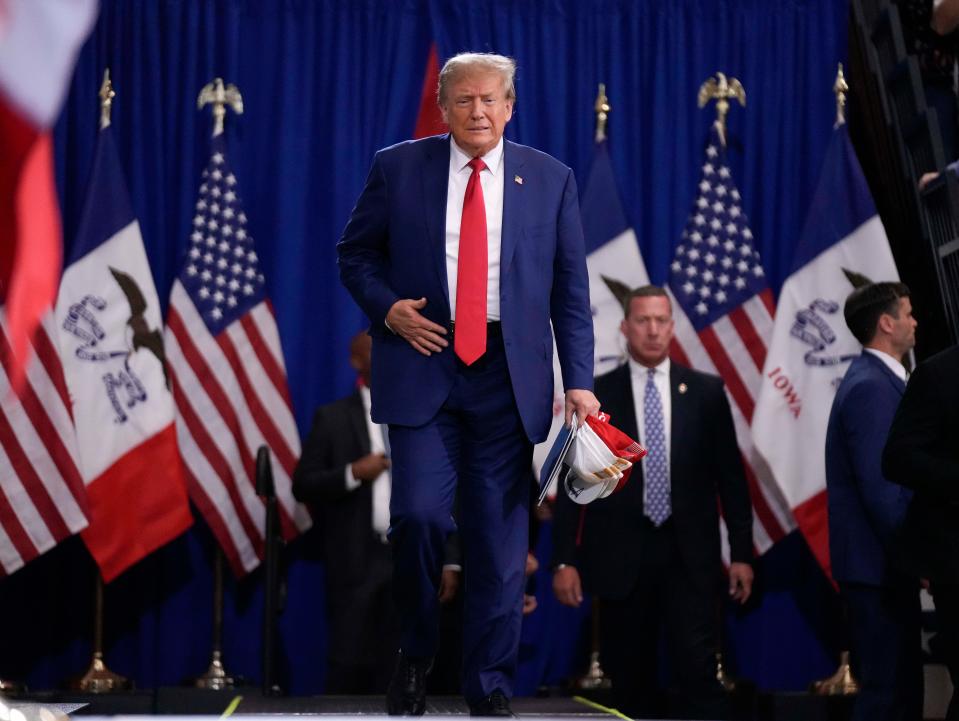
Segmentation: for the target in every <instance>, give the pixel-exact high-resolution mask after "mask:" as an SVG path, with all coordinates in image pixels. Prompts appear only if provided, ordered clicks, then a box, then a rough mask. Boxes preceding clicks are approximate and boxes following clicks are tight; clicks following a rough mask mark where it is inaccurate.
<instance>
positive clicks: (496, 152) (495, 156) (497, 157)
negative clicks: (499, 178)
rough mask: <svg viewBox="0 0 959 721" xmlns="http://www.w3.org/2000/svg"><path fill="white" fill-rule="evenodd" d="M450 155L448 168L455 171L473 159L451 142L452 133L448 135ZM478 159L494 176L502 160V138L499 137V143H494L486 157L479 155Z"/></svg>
mask: <svg viewBox="0 0 959 721" xmlns="http://www.w3.org/2000/svg"><path fill="white" fill-rule="evenodd" d="M450 154H451V155H452V159H451V162H450V166H451V167H453V168H456V170H457V171H460V170H463V169H464V168H466V166H467V164H468V163H469V162H470V161H471V160H472V159H473V156H472V155H470V154H469V153H466V152H465V151H464V150H463V149H462V148H461V147H460V146H459V145H457V144H456V141H455V140H453V135H452V133H451V134H450ZM480 157H481V158H482V159H483V162H484V163H486V167H487V168H489V171H490V172H491V173H492V174H493V175H496V171H497V170H499V164H500V162H501V161H502V160H503V137H502V136H500V139H499V142H498V143H496V145H495V146H494V147H493V149H492V150H490V151H489V152H488V153H487V154H486V155H481V156H480Z"/></svg>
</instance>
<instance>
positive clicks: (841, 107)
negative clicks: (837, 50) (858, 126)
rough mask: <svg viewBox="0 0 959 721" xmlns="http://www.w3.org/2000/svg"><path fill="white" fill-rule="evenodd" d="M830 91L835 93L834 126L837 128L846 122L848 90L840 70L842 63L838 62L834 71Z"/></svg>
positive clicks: (844, 77)
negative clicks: (834, 80)
mask: <svg viewBox="0 0 959 721" xmlns="http://www.w3.org/2000/svg"><path fill="white" fill-rule="evenodd" d="M832 91H833V92H834V93H835V94H836V124H835V125H834V127H836V128H838V127H839V126H840V125H842V124H844V123H845V122H846V93H847V92H849V84H848V83H847V82H846V76H845V75H843V72H842V63H839V69H838V70H837V71H836V82H835V83H833V86H832Z"/></svg>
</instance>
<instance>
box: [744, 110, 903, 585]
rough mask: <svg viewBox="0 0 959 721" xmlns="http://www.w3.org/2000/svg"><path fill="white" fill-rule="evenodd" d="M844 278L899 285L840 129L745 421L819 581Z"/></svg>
mask: <svg viewBox="0 0 959 721" xmlns="http://www.w3.org/2000/svg"><path fill="white" fill-rule="evenodd" d="M844 271H853V272H855V273H859V274H861V275H864V276H866V277H868V278H869V279H870V280H873V281H885V280H898V279H899V274H898V272H897V271H896V266H895V263H894V262H893V259H892V252H891V251H890V249H889V241H888V239H887V238H886V233H885V230H884V229H883V227H882V222H881V221H880V220H879V217H878V215H877V214H876V207H875V205H874V204H873V201H872V197H871V196H870V194H869V188H868V186H867V185H866V180H865V178H864V177H863V174H862V168H861V167H860V166H859V161H858V160H857V159H856V152H855V150H854V149H853V147H852V144H851V143H850V142H849V134H848V131H847V129H846V126H845V125H844V124H843V125H840V126H839V127H838V128H837V129H836V131H835V132H834V133H833V137H832V139H831V140H830V143H829V147H828V149H827V151H826V158H825V162H824V164H823V169H822V173H821V175H820V178H819V184H818V185H817V187H816V192H815V194H814V196H813V201H812V206H811V207H810V210H809V215H808V218H807V220H806V225H805V227H804V228H803V233H802V235H801V236H800V240H799V245H798V246H797V248H796V256H795V258H794V260H793V264H792V272H791V273H790V275H789V277H788V278H787V279H786V283H785V284H784V285H783V289H782V293H781V294H780V297H779V305H778V307H777V309H776V325H775V329H774V331H773V337H772V344H771V345H770V348H769V353H768V354H767V356H766V363H765V367H764V370H763V375H762V386H761V390H760V392H759V398H758V401H757V403H756V412H755V414H754V416H753V437H754V440H755V443H756V448H757V449H758V450H759V452H760V453H761V454H762V455H763V457H764V458H765V459H766V461H767V462H768V463H769V467H770V468H771V469H772V472H773V474H774V475H775V478H776V481H777V483H778V484H779V486H780V488H781V489H782V493H783V495H784V496H785V498H786V500H787V501H788V503H789V505H790V507H791V508H792V509H793V514H794V515H795V517H796V522H797V524H798V526H799V528H800V530H801V531H802V533H803V535H804V536H805V538H806V540H807V542H808V543H809V546H810V548H811V549H812V551H813V554H814V555H815V556H816V559H817V560H818V561H819V563H820V565H821V566H822V567H823V568H824V569H825V570H826V571H827V573H828V572H829V541H828V528H827V518H826V459H825V444H826V425H827V422H828V420H829V411H830V409H831V408H832V401H833V398H834V396H835V394H836V388H837V386H838V384H839V381H840V380H841V379H842V377H843V375H844V374H845V372H846V369H847V368H848V367H849V362H850V361H851V360H852V359H853V358H855V357H856V356H857V355H859V353H860V351H861V346H860V345H859V342H858V341H856V339H855V338H854V337H853V335H852V333H851V332H850V331H849V329H848V328H847V327H846V323H845V321H844V320H843V314H842V308H843V303H844V302H845V300H846V296H848V295H849V293H851V292H852V290H853V286H852V284H851V283H850V281H849V279H848V278H847V276H846V273H845V272H844Z"/></svg>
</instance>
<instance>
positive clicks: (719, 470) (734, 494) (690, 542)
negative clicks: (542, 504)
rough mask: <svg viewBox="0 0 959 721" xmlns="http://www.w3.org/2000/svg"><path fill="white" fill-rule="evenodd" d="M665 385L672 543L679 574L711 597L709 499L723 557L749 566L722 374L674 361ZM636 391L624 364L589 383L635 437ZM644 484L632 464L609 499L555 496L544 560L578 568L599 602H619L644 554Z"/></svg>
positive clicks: (741, 484)
mask: <svg viewBox="0 0 959 721" xmlns="http://www.w3.org/2000/svg"><path fill="white" fill-rule="evenodd" d="M669 388H670V399H671V400H670V403H671V404H672V414H671V415H672V420H671V423H670V439H671V442H670V458H669V474H670V475H669V479H670V499H671V502H672V519H673V524H674V525H675V529H676V533H675V537H676V544H677V545H678V547H679V554H680V557H681V558H682V560H683V563H684V565H685V569H686V571H687V575H688V579H689V580H690V581H691V582H693V583H694V584H696V585H697V586H698V587H699V588H700V589H701V591H702V593H704V594H712V593H713V592H714V590H715V588H716V586H715V584H716V581H718V580H719V578H720V574H721V572H722V554H721V548H720V537H719V505H718V504H717V503H716V497H717V495H718V497H719V500H720V503H721V504H722V510H723V516H724V518H725V520H726V530H727V531H728V538H729V551H730V560H732V561H734V562H742V563H748V562H749V561H751V560H752V557H753V538H752V521H753V518H752V506H751V505H750V502H749V487H748V485H747V483H746V476H745V472H744V470H743V462H742V456H741V455H740V452H739V446H738V444H737V443H736V429H735V426H734V425H733V418H732V413H731V412H730V410H729V401H728V400H727V398H726V391H725V390H724V389H723V382H722V380H721V379H719V378H717V377H716V376H713V375H709V374H707V373H701V372H699V371H696V370H693V369H691V368H686V367H685V366H681V365H679V364H678V363H676V362H673V363H670V371H669ZM638 391H639V393H642V392H643V389H642V388H639V389H638ZM635 392H636V389H634V388H633V386H632V379H631V378H630V372H629V364H628V363H625V364H623V365H621V366H619V367H618V368H616V369H615V370H612V371H610V372H609V373H607V374H605V375H602V376H600V377H599V378H597V379H596V397H597V398H598V399H599V402H600V403H601V404H602V406H603V410H604V411H606V412H607V413H609V414H610V417H611V422H612V423H613V425H615V426H616V427H617V428H619V429H620V430H622V431H623V432H624V433H626V434H627V435H629V436H630V437H631V438H636V439H638V440H640V441H642V435H641V434H639V433H638V428H637V423H636V408H635V405H634V402H633V398H634V393H635ZM643 485H644V483H643V467H642V465H637V466H633V473H632V475H631V476H630V479H629V482H628V483H627V484H626V486H625V487H624V488H623V489H622V490H621V491H620V492H619V493H615V494H613V495H612V496H609V497H608V498H603V499H600V500H596V501H593V502H592V503H590V504H589V505H587V506H577V505H575V504H574V503H573V502H572V501H571V500H569V498H567V497H566V494H565V493H562V492H561V493H558V494H557V496H556V511H555V517H554V519H553V564H554V565H555V564H559V563H566V564H569V565H573V566H577V567H578V568H579V569H580V571H581V572H582V575H583V582H584V584H585V585H586V587H587V588H588V589H589V591H590V592H591V593H595V594H596V595H598V596H599V597H600V598H605V599H614V600H622V599H624V598H626V597H627V596H628V595H629V593H630V592H631V591H632V589H633V588H634V587H635V586H636V583H637V582H638V581H639V580H640V574H641V572H642V568H643V566H642V560H643V557H644V553H646V546H645V543H646V533H645V532H644V530H643V529H644V528H645V527H646V524H644V523H643V516H644V504H643V495H644V494H643Z"/></svg>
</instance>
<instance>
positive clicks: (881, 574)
mask: <svg viewBox="0 0 959 721" xmlns="http://www.w3.org/2000/svg"><path fill="white" fill-rule="evenodd" d="M843 313H844V315H845V318H846V325H848V326H849V330H851V331H852V334H853V335H854V336H855V337H856V340H858V341H859V342H860V343H862V344H863V347H864V349H863V352H862V355H860V356H859V357H858V358H856V359H854V360H853V361H852V363H851V364H850V366H849V369H848V370H847V371H846V374H845V376H844V377H843V379H842V383H840V385H839V388H838V390H837V391H836V397H835V399H834V400H833V404H832V411H831V412H830V414H829V425H828V426H827V430H826V490H827V499H828V508H829V555H830V559H831V565H832V575H833V578H834V579H835V580H836V582H837V583H838V584H839V590H840V592H841V594H842V596H843V599H844V600H845V601H846V604H847V607H848V609H849V630H850V634H849V635H850V642H851V649H850V650H851V657H852V667H853V673H854V674H855V676H856V678H857V680H858V681H859V685H860V690H859V694H858V695H857V697H856V701H855V706H854V708H853V714H852V718H853V719H854V720H857V721H858V720H861V721H866V720H867V719H869V720H870V721H873V720H875V721H882V720H883V719H889V720H890V721H892V720H893V719H897V720H900V719H901V720H902V721H906V720H908V719H919V718H922V655H921V648H920V643H919V641H920V629H921V609H920V605H919V578H918V577H917V576H916V575H915V574H909V573H906V572H905V571H904V570H903V568H902V564H901V562H899V563H897V561H901V548H900V543H901V542H900V538H899V533H900V531H901V528H902V524H903V521H904V519H905V517H906V511H907V509H908V508H909V502H910V500H911V499H912V492H911V491H910V490H908V489H906V488H903V487H902V486H899V485H896V484H895V483H892V482H891V481H889V480H887V479H886V478H885V477H884V476H883V474H882V468H881V463H882V449H883V445H884V444H885V442H886V435H887V434H888V432H889V427H890V426H891V425H892V419H893V416H894V415H895V413H896V408H897V407H898V406H899V401H900V399H901V398H902V394H903V391H904V390H905V388H906V369H905V367H904V366H903V364H902V359H903V357H904V356H905V354H906V353H908V352H909V350H910V349H911V348H912V347H913V346H914V345H915V342H916V321H915V319H914V318H913V317H912V304H911V302H910V300H909V289H908V288H907V287H906V286H905V285H904V284H902V283H872V284H869V285H866V286H863V287H861V288H857V289H856V290H855V291H853V292H852V293H851V294H850V296H849V297H848V298H847V299H846V303H845V307H844V309H843Z"/></svg>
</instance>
